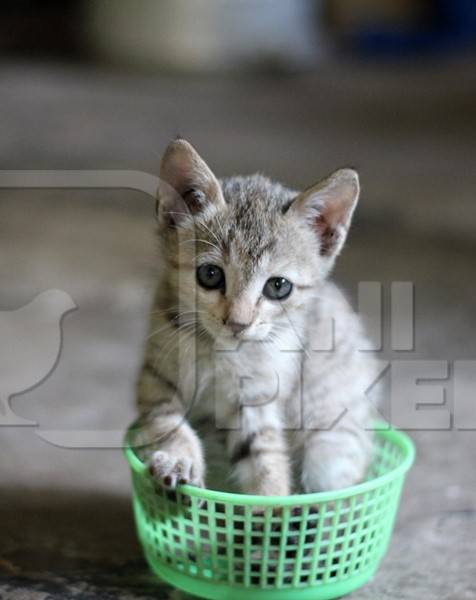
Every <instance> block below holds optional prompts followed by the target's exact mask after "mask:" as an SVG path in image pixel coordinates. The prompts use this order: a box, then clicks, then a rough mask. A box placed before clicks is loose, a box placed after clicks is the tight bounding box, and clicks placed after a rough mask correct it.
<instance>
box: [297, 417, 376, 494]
mask: <svg viewBox="0 0 476 600" xmlns="http://www.w3.org/2000/svg"><path fill="white" fill-rule="evenodd" d="M302 446H303V462H302V473H301V482H302V487H303V490H304V492H306V493H311V492H321V491H331V490H339V489H342V488H345V487H349V486H352V485H355V484H356V483H359V482H360V481H361V480H362V479H363V478H364V476H365V472H366V469H367V467H368V464H369V461H370V456H371V449H372V435H371V432H369V431H366V430H365V429H364V428H363V427H362V425H360V424H357V423H353V422H350V421H348V420H343V422H342V423H338V424H337V425H336V426H335V427H333V428H332V429H329V430H321V431H312V430H308V431H305V432H303V434H302Z"/></svg>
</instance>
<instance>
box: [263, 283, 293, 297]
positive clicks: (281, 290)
mask: <svg viewBox="0 0 476 600" xmlns="http://www.w3.org/2000/svg"><path fill="white" fill-rule="evenodd" d="M292 291H293V284H292V283H291V282H290V281H288V280H287V279H285V278H284V277H271V278H270V279H268V281H267V282H266V283H265V284H264V288H263V294H264V295H265V296H266V298H269V299H270V300H284V299H285V298H287V297H288V296H289V294H290V293H291V292H292Z"/></svg>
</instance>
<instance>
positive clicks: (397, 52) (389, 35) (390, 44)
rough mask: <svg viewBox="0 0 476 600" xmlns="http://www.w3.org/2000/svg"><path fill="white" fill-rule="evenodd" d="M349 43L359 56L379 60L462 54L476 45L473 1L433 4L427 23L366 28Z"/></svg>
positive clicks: (444, 0) (446, 0) (449, 0)
mask: <svg viewBox="0 0 476 600" xmlns="http://www.w3.org/2000/svg"><path fill="white" fill-rule="evenodd" d="M352 42H353V47H354V49H357V50H358V51H359V52H361V53H363V54H366V55H373V56H382V57H384V56H392V57H399V56H401V57H405V56H413V55H416V54H430V53H441V52H450V51H455V50H464V49H466V48H468V47H469V46H471V45H472V44H475V42H476V0H434V2H433V6H432V9H431V18H430V20H428V21H426V22H422V23H419V24H418V23H417V24H415V25H412V26H409V27H408V28H404V27H403V26H395V27H388V26H387V27H382V26H380V25H379V26H377V25H376V26H375V28H373V27H371V26H370V27H366V29H365V30H362V31H360V32H358V33H356V34H355V35H353V36H352Z"/></svg>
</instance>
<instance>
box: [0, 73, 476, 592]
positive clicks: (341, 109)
mask: <svg viewBox="0 0 476 600" xmlns="http://www.w3.org/2000/svg"><path fill="white" fill-rule="evenodd" d="M0 79H1V88H0V131H1V132H2V134H1V136H0V160H1V164H0V166H1V168H2V169H134V170H141V171H146V172H150V173H156V172H157V167H158V162H159V159H160V153H161V151H162V150H163V148H164V146H165V144H166V143H167V141H168V139H169V138H171V137H173V136H174V135H175V134H177V133H181V134H182V135H184V136H187V137H189V138H190V139H191V140H192V141H193V142H194V143H195V144H196V145H197V146H198V148H199V149H200V150H201V151H202V154H203V155H204V156H205V157H206V158H207V160H208V161H209V163H210V164H211V165H212V166H213V167H214V168H215V170H216V171H217V172H218V173H219V174H221V175H224V174H231V173H233V172H249V171H256V170H260V171H264V172H266V173H268V174H270V175H272V176H274V177H277V178H280V179H282V180H284V181H286V182H288V183H290V184H292V185H295V186H304V185H307V184H310V183H312V182H313V181H314V180H316V179H318V178H319V177H320V176H322V175H324V174H326V173H327V172H329V171H330V170H332V169H333V168H335V167H337V166H340V165H343V164H349V163H350V164H353V165H355V166H356V167H357V168H358V169H359V170H360V172H361V175H362V181H363V190H364V192H363V197H362V203H361V206H360V208H359V214H358V216H357V218H356V221H355V226H354V230H353V233H352V235H351V238H350V240H349V243H348V246H347V248H346V250H345V253H344V255H343V256H342V257H341V259H340V262H339V265H338V268H337V271H336V278H337V279H338V280H339V281H340V282H341V284H342V285H343V286H344V288H345V289H346V290H347V291H348V293H349V295H350V296H351V297H352V298H355V295H356V286H357V283H358V282H359V281H380V282H382V283H383V285H384V300H385V305H384V314H385V317H386V319H388V304H389V290H390V284H391V282H392V281H412V282H414V284H415V290H416V296H415V298H416V309H415V323H416V334H415V350H414V351H413V352H405V353H402V352H392V351H391V349H390V344H389V340H388V335H387V334H388V323H387V325H386V329H385V336H384V350H383V352H382V358H385V359H392V360H415V359H418V360H448V361H450V364H452V363H453V361H455V360H472V359H475V358H476V342H475V333H476V316H475V313H474V305H475V299H476V283H475V277H474V272H475V248H476V246H475V233H476V209H475V191H476V169H475V168H474V157H475V154H476V152H475V150H476V143H475V135H474V134H475V130H476V102H475V100H476V70H475V69H474V64H472V63H464V62H463V63H457V64H454V63H450V64H443V65H428V64H423V65H421V66H420V67H413V68H411V69H409V68H406V67H404V66H400V67H395V68H394V69H393V70H391V69H387V68H385V67H382V66H380V67H362V66H359V65H357V64H352V65H345V66H339V67H336V68H335V69H333V70H329V69H327V70H326V69H325V70H323V71H321V72H319V73H316V74H301V75H296V76H294V77H290V78H288V77H286V78H284V77H283V78H277V79H276V78H274V79H273V78H263V77H261V78H256V77H255V78H251V77H250V78H243V79H236V78H231V77H230V78H223V77H222V78H213V77H209V78H202V79H200V78H192V79H190V78H189V79H186V78H173V77H162V78H160V77H157V76H152V75H149V74H143V75H134V74H124V73H119V72H107V71H104V72H103V71H98V70H91V69H88V68H86V67H79V66H78V67H75V68H66V67H62V66H58V65H47V64H38V65H36V66H32V65H29V64H3V65H1V66H0ZM152 208H153V207H152V201H151V199H150V198H148V197H147V196H146V195H145V194H141V193H139V192H131V191H126V190H102V191H98V190H58V189H57V190H53V189H43V190H25V189H15V190H13V189H4V190H0V281H1V286H0V308H1V309H2V310H12V309H17V308H19V307H21V306H23V305H25V304H27V303H28V302H30V301H31V300H32V299H33V298H34V297H35V296H36V295H37V294H39V293H40V292H42V291H44V290H46V289H51V288H57V289H61V290H64V291H66V292H67V293H68V294H69V295H70V296H71V297H72V298H73V299H74V301H75V302H76V304H77V305H78V310H77V311H76V312H73V313H70V314H68V315H67V316H66V317H65V319H64V321H63V347H62V353H61V356H60V360H59V363H58V365H57V368H56V369H55V370H54V372H53V373H52V374H51V375H50V376H49V377H48V378H47V380H46V381H44V382H43V383H42V384H41V385H40V386H38V387H36V388H34V389H32V390H30V391H28V392H26V393H24V394H22V395H18V396H16V397H14V398H13V399H12V406H13V408H14V411H15V413H17V414H18V415H21V416H22V417H24V418H26V419H30V420H32V421H34V422H35V423H36V426H30V427H22V428H20V427H16V428H11V427H3V428H1V429H0V482H1V494H0V511H1V513H0V518H1V534H0V598H1V599H2V600H7V599H8V600H10V599H12V600H20V599H29V600H33V599H34V600H46V599H60V598H61V599H69V598H71V599H72V598H81V599H88V600H93V599H96V598H101V599H107V598H121V599H126V598H131V599H132V598H134V599H146V598H166V597H169V595H173V594H175V595H174V596H173V597H175V598H179V597H181V596H180V595H179V594H178V593H176V592H172V591H171V590H168V589H167V588H166V587H164V586H162V585H160V584H159V583H157V582H156V580H155V579H154V577H153V576H151V575H150V574H149V573H148V571H147V568H146V566H145V564H144V562H143V560H142V557H141V553H140V549H139V547H138V544H137V542H136V539H135V533H134V529H133V523H132V514H131V510H130V484H129V474H128V471H127V467H126V464H125V462H124V460H123V457H122V454H121V451H120V450H118V449H105V448H96V449H91V448H87V449H86V448H79V449H78V448H65V447H64V446H65V445H71V446H74V445H78V439H79V438H78V436H77V434H75V433H74V432H75V431H76V432H77V431H80V432H82V434H81V435H80V436H79V437H80V438H81V439H84V435H85V434H84V432H89V433H88V434H87V435H89V436H90V437H89V439H90V440H93V444H92V445H99V443H98V440H101V439H107V440H109V441H110V440H118V439H119V437H120V432H121V431H122V430H123V429H124V428H125V426H126V425H127V424H128V423H129V422H130V421H131V420H132V418H133V416H134V411H133V385H134V378H135V374H136V370H137V367H138V363H139V360H140V348H141V343H142V338H143V335H144V327H145V315H146V311H147V306H148V303H149V300H150V294H151V290H152V288H153V278H154V267H155V262H154V240H153V233H152V229H153V216H152V215H153V210H152ZM0 352H1V354H2V355H3V356H4V357H5V356H6V355H7V354H8V352H9V348H8V347H5V344H4V345H3V346H2V340H0ZM451 373H452V371H451V370H450V376H449V378H448V379H447V380H444V381H442V382H433V383H431V384H430V385H439V384H440V385H444V386H445V387H446V396H445V404H444V405H443V406H433V410H436V411H438V410H439V411H442V412H446V413H448V412H449V411H450V409H451V407H452V405H453V400H454V398H453V387H454V381H453V379H454V378H453V376H452V375H451ZM473 383H474V376H473ZM460 385H461V388H460V391H461V390H464V391H465V392H468V393H467V395H466V396H465V397H464V398H462V396H461V398H459V401H458V405H457V408H456V409H455V410H456V418H455V424H454V427H452V428H450V429H447V430H440V431H418V432H412V437H413V438H414V440H415V442H416V445H417V453H418V456H417V462H416V465H415V467H414V469H413V470H412V472H411V473H410V475H409V477H408V481H407V484H406V487H405V492H404V495H403V498H402V503H401V508H400V512H399V518H398V521H397V525H396V529H395V533H394V536H393V539H392V543H391V546H390V550H389V552H388V555H387V556H386V558H385V559H384V562H383V563H382V566H381V568H380V570H379V572H378V573H377V575H376V577H375V578H374V580H373V581H372V582H371V583H370V584H368V585H367V586H365V587H364V588H362V590H360V591H358V592H356V593H354V594H353V596H352V598H355V599H356V600H364V599H374V598H382V599H383V600H390V599H397V598H399V599H400V598H409V599H416V598H418V599H420V598H438V599H443V600H449V599H454V600H464V599H470V598H476V558H475V556H476V541H475V540H476V432H475V431H462V430H461V429H458V427H461V425H462V426H463V427H465V426H467V427H468V428H469V427H471V425H472V426H473V428H476V405H475V401H476V397H475V394H474V392H473V391H472V388H471V385H472V382H471V377H470V376H468V377H467V378H464V379H463V380H461V381H460ZM0 389H1V385H0ZM64 431H67V432H69V433H67V434H66V435H64V433H63V434H61V432H64ZM58 432H60V434H58ZM101 432H102V433H101ZM58 435H59V436H60V437H59V438H58ZM58 439H60V440H62V442H58ZM48 440H50V441H48ZM52 440H53V441H55V440H56V445H55V444H54V443H52ZM64 442H66V443H64Z"/></svg>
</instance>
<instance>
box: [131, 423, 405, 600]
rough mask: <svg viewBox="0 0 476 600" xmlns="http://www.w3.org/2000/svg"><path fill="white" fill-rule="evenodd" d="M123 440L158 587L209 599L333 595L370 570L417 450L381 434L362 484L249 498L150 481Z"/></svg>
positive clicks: (399, 437)
mask: <svg viewBox="0 0 476 600" xmlns="http://www.w3.org/2000/svg"><path fill="white" fill-rule="evenodd" d="M133 442H134V426H133V427H132V428H131V429H130V430H129V432H128V435H127V438H126V449H125V453H126V457H127V460H128V462H129V464H130V466H131V470H132V481H133V505H134V514H135V520H136V524H137V531H138V535H139V539H140V541H141V544H142V546H143V548H144V553H145V557H146V559H147V561H148V563H149V564H150V566H151V568H152V569H153V570H154V572H155V573H156V574H157V575H158V576H159V577H160V578H161V579H162V580H164V581H166V582H168V583H170V584H172V585H173V586H176V587H177V588H180V589H182V590H185V591H186V592H189V593H191V594H193V595H196V596H201V597H203V598H211V599H216V600H222V599H223V600H224V599H232V600H241V599H245V598H253V599H259V598H269V599H272V600H279V599H280V598H286V599H292V600H298V599H300V598H301V599H314V600H323V599H330V598H337V597H339V596H342V595H344V594H347V593H349V592H351V591H353V590H355V589H356V588H358V587H360V586H361V585H363V584H364V583H365V582H366V581H368V580H369V579H370V578H371V577H372V575H373V574H374V573H375V571H376V569H377V567H378V565H379V563H380V561H381V559H382V557H383V556H384V554H385V551H386V549H387V546H388V542H389V540H390V536H391V533H392V529H393V523H394V520H395V515H396V512H397V508H398V503H399V499H400V492H401V489H402V485H403V481H404V478H405V474H406V472H407V471H408V469H409V468H410V466H411V464H412V462H413V460H414V455H415V451H414V446H413V444H412V442H411V440H410V439H409V438H408V436H406V435H405V434H403V433H401V432H398V431H395V430H390V429H387V430H380V431H377V432H376V435H375V448H374V458H373V461H372V464H371V467H370V469H369V473H368V477H367V480H366V481H365V482H363V483H361V484H359V485H356V486H353V487H350V488H346V489H343V490H339V491H337V492H327V493H316V494H300V495H294V496H286V497H264V496H249V495H244V494H233V493H228V492H219V491H214V490H209V489H206V490H204V489H199V488H195V487H192V486H188V485H184V486H181V488H180V489H179V490H177V491H176V492H171V491H167V490H164V489H162V488H160V487H157V485H156V484H155V483H154V481H153V480H152V478H151V477H150V475H149V474H148V471H147V468H146V466H145V465H144V463H143V462H142V461H141V460H140V459H139V457H138V456H137V454H136V453H135V451H134V450H133V445H134V443H133Z"/></svg>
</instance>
